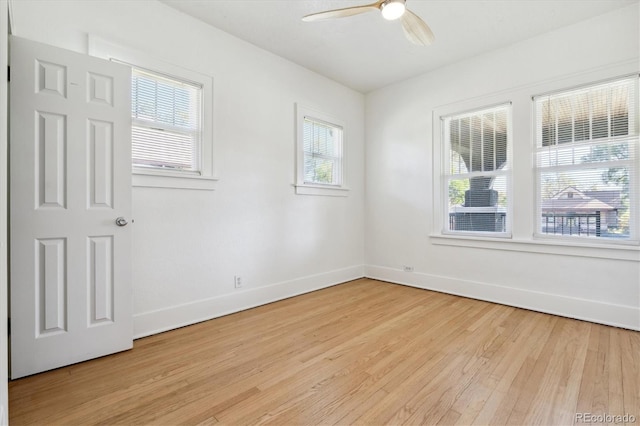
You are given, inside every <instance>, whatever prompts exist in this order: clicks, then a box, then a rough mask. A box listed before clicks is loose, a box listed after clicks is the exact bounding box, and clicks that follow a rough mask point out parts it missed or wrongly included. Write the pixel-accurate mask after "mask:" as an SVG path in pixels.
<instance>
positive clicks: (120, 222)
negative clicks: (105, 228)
mask: <svg viewBox="0 0 640 426" xmlns="http://www.w3.org/2000/svg"><path fill="white" fill-rule="evenodd" d="M127 223H129V222H127V219H125V218H124V217H122V216H120V217H119V218H117V219H116V225H118V226H126V225H127Z"/></svg>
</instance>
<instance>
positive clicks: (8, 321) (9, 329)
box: [7, 318, 11, 336]
mask: <svg viewBox="0 0 640 426" xmlns="http://www.w3.org/2000/svg"><path fill="white" fill-rule="evenodd" d="M7 335H8V336H11V318H7Z"/></svg>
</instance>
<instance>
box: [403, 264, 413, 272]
mask: <svg viewBox="0 0 640 426" xmlns="http://www.w3.org/2000/svg"><path fill="white" fill-rule="evenodd" d="M402 269H404V271H405V272H413V266H407V265H404V266H403V267H402Z"/></svg>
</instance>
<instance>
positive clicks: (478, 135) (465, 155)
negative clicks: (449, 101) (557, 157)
mask: <svg viewBox="0 0 640 426" xmlns="http://www.w3.org/2000/svg"><path fill="white" fill-rule="evenodd" d="M441 121H442V126H441V129H442V132H443V137H442V141H443V147H442V152H443V160H444V164H443V175H444V176H443V177H444V179H442V185H443V188H442V193H443V195H444V198H445V202H444V206H443V207H444V216H445V220H444V221H443V228H444V229H443V231H444V232H445V233H468V234H486V235H493V236H506V235H508V234H509V233H510V222H511V218H510V217H509V203H510V198H511V197H510V166H509V152H510V149H511V147H510V146H511V136H510V132H511V105H510V104H503V105H499V106H496V107H491V108H484V109H479V110H474V111H470V112H466V113H462V114H455V115H450V116H445V117H441Z"/></svg>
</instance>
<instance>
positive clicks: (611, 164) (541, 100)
mask: <svg viewBox="0 0 640 426" xmlns="http://www.w3.org/2000/svg"><path fill="white" fill-rule="evenodd" d="M637 96H638V79H637V77H633V78H623V79H617V80H614V81H609V82H605V83H598V84H593V85H590V86H587V87H582V88H578V89H573V90H566V91H562V92H557V93H553V94H548V95H542V96H536V97H534V103H535V108H536V127H535V128H536V134H537V136H536V146H537V154H536V156H537V168H536V169H537V201H538V203H537V204H538V214H537V217H538V232H537V233H538V235H543V236H555V237H559V238H584V239H603V240H604V239H606V240H607V241H609V242H615V241H624V240H635V239H637V233H638V231H637V229H634V226H636V227H637V224H635V220H634V216H637V208H638V200H637V199H636V189H635V186H636V185H635V180H634V176H637V173H638V170H637V154H636V153H637V150H638V128H637V123H636V117H637V106H636V99H637ZM636 179H637V178H636ZM634 224H635V225H634Z"/></svg>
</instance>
